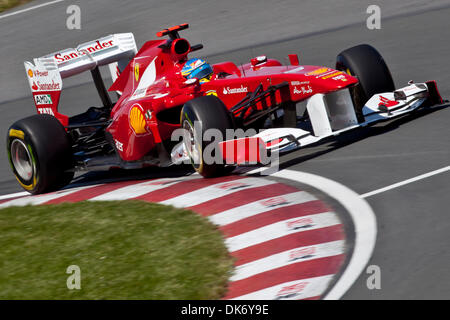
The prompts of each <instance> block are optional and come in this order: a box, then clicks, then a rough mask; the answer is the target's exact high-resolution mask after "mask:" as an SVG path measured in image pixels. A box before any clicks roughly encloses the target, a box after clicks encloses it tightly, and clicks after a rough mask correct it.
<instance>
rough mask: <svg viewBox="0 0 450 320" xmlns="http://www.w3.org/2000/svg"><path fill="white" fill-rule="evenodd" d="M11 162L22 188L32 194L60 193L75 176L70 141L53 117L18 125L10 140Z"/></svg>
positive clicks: (26, 119)
mask: <svg viewBox="0 0 450 320" xmlns="http://www.w3.org/2000/svg"><path fill="white" fill-rule="evenodd" d="M6 147H7V152H8V159H9V162H10V165H11V167H12V170H13V173H14V175H15V176H16V178H17V181H18V182H19V183H20V185H21V186H22V187H23V188H24V189H25V190H27V191H28V192H30V193H32V194H40V193H45V192H49V191H54V190H57V189H60V188H62V187H64V186H65V185H67V184H68V183H70V181H71V180H72V178H73V175H74V173H73V172H71V171H67V170H70V169H71V168H72V165H73V163H72V154H71V144H70V140H69V137H68V135H67V133H66V131H65V129H64V127H63V126H62V125H61V123H60V122H59V121H58V120H57V119H56V118H55V117H53V116H50V115H44V114H38V115H34V116H31V117H27V118H25V119H22V120H19V121H17V122H15V123H14V124H13V125H12V126H11V127H10V128H9V130H8V135H7V138H6Z"/></svg>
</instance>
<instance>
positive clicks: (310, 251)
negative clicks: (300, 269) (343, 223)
mask: <svg viewBox="0 0 450 320" xmlns="http://www.w3.org/2000/svg"><path fill="white" fill-rule="evenodd" d="M344 251H345V240H337V241H331V242H324V243H319V244H316V245H312V246H306V247H298V248H295V249H291V250H287V251H284V252H281V253H276V254H273V255H271V256H268V257H264V258H262V259H258V260H254V261H252V262H249V263H246V264H243V265H240V266H237V267H236V269H235V270H234V274H233V276H232V277H231V278H230V281H238V280H242V279H245V278H248V277H251V276H254V275H256V274H259V273H262V272H266V271H269V270H273V269H277V268H281V267H284V266H287V265H290V264H293V263H298V262H303V261H311V260H315V259H319V258H325V257H331V256H337V255H339V254H343V253H344Z"/></svg>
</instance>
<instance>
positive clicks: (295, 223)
mask: <svg viewBox="0 0 450 320" xmlns="http://www.w3.org/2000/svg"><path fill="white" fill-rule="evenodd" d="M286 224H287V227H288V228H289V229H291V230H298V229H306V228H310V227H312V226H313V225H314V224H313V219H312V218H300V219H295V220H292V221H288V222H287V223H286Z"/></svg>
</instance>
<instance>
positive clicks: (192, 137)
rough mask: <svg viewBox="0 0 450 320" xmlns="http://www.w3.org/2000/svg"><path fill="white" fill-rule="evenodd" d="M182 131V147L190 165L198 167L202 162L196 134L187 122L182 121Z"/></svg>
mask: <svg viewBox="0 0 450 320" xmlns="http://www.w3.org/2000/svg"><path fill="white" fill-rule="evenodd" d="M183 129H185V130H184V133H183V134H184V137H183V141H184V146H185V148H186V151H187V153H188V156H189V158H190V159H191V162H192V164H193V165H194V167H198V166H200V164H201V160H202V150H201V147H200V143H199V142H198V140H197V138H196V134H195V132H194V128H193V127H192V125H191V124H190V123H189V121H187V120H184V122H183Z"/></svg>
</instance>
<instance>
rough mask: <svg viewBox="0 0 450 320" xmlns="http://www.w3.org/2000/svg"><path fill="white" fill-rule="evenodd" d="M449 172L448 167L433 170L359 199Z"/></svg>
mask: <svg viewBox="0 0 450 320" xmlns="http://www.w3.org/2000/svg"><path fill="white" fill-rule="evenodd" d="M449 170H450V166H447V167H444V168H441V169H438V170H434V171H431V172H428V173H425V174H422V175H420V176H417V177H414V178H411V179H408V180H404V181H400V182H397V183H394V184H391V185H390V186H387V187H384V188H381V189H378V190H374V191H371V192H367V193H364V194H362V195H361V198H367V197H371V196H373V195H376V194H379V193H382V192H385V191H388V190H391V189H395V188H398V187H401V186H404V185H406V184H409V183H412V182H415V181H419V180H422V179H426V178H429V177H431V176H434V175H437V174H439V173H443V172H446V171H449Z"/></svg>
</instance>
